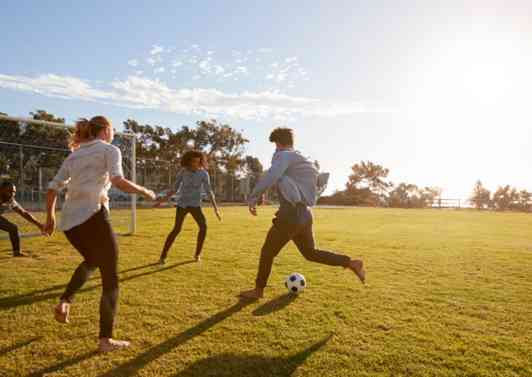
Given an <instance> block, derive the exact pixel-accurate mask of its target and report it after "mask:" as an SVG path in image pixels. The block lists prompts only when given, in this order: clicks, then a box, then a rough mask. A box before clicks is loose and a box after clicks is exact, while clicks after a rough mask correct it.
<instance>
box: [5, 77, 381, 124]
mask: <svg viewBox="0 0 532 377" xmlns="http://www.w3.org/2000/svg"><path fill="white" fill-rule="evenodd" d="M0 88H4V89H12V90H17V91H23V92H32V93H38V94H41V95H44V96H49V97H60V98H65V99H79V100H85V101H93V102H99V103H106V104H113V105H116V106H123V107H129V108H142V109H154V110H159V111H166V112H173V113H180V114H203V115H212V116H226V117H234V118H242V119H265V118H268V119H292V118H293V117H297V116H326V117H333V116H339V115H350V114H354V113H360V112H376V111H385V110H386V109H384V110H383V109H378V108H376V107H369V106H365V105H363V104H360V103H356V102H337V101H334V102H329V101H324V100H320V99H315V98H307V97H295V96H289V95H285V94H280V93H278V92H273V91H264V92H247V91H246V92H241V93H225V92H222V91H220V90H217V89H201V88H192V89H188V88H181V89H174V88H170V87H169V86H168V85H167V84H166V83H164V82H162V81H160V80H151V79H147V78H143V77H138V76H130V77H128V78H127V79H125V80H115V81H113V82H112V83H111V84H110V85H108V86H103V87H98V88H96V87H93V85H92V84H91V83H90V82H88V81H86V80H82V79H79V78H76V77H69V76H59V75H52V74H47V75H41V76H37V77H28V76H9V75H2V74H0Z"/></svg>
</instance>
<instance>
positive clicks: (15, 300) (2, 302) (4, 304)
mask: <svg viewBox="0 0 532 377" xmlns="http://www.w3.org/2000/svg"><path fill="white" fill-rule="evenodd" d="M190 263H195V261H193V260H190V261H184V262H179V263H175V264H172V265H169V266H166V267H161V268H157V269H155V270H152V271H147V272H143V273H140V274H136V275H131V276H127V277H125V278H122V279H119V281H120V282H121V283H124V282H126V281H129V280H133V279H138V278H140V277H144V276H148V275H152V274H156V273H158V272H163V271H167V270H171V269H173V268H176V267H179V266H183V265H186V264H190ZM156 265H158V264H157V263H152V264H147V265H145V266H139V267H134V268H130V269H128V270H124V271H121V272H120V273H124V272H131V271H136V270H140V269H143V268H147V267H152V266H156ZM95 279H98V277H95V278H92V279H91V280H95ZM65 287H66V285H55V286H53V287H49V288H46V289H42V290H37V291H33V292H30V293H26V294H22V295H16V296H11V297H5V298H2V299H0V310H5V309H12V308H16V307H19V306H23V305H31V304H34V303H36V302H41V301H47V300H50V299H53V298H58V297H59V296H61V294H62V291H60V292H54V293H47V294H46V292H51V291H57V290H59V289H61V290H62V289H64V288H65ZM99 287H101V284H98V285H95V286H92V287H87V288H83V289H80V290H79V291H78V293H83V292H90V291H93V290H95V289H97V288H99Z"/></svg>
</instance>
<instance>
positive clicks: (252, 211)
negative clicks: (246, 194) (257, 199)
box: [248, 203, 257, 216]
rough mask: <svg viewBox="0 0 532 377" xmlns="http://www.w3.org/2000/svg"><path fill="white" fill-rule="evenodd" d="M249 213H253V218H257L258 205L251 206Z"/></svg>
mask: <svg viewBox="0 0 532 377" xmlns="http://www.w3.org/2000/svg"><path fill="white" fill-rule="evenodd" d="M248 209H249V213H251V214H252V215H253V216H257V205H256V204H251V203H250V204H249V207H248Z"/></svg>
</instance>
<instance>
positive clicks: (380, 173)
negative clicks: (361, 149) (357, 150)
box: [346, 161, 391, 205]
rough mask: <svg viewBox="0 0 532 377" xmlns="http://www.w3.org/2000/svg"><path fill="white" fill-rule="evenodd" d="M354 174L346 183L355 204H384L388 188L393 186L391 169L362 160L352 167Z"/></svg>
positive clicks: (349, 195) (348, 192)
mask: <svg viewBox="0 0 532 377" xmlns="http://www.w3.org/2000/svg"><path fill="white" fill-rule="evenodd" d="M351 170H352V174H351V175H350V176H349V180H348V182H347V184H346V191H347V194H348V195H347V196H348V197H351V198H353V204H363V205H379V204H382V203H383V201H384V198H385V194H386V192H387V190H388V189H389V188H390V187H391V183H390V182H388V181H387V180H386V179H387V178H388V174H389V172H390V171H389V170H388V169H386V168H384V167H382V166H381V165H378V164H374V163H373V162H371V161H361V162H360V163H358V164H355V165H353V166H352V167H351Z"/></svg>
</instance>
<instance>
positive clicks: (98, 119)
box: [69, 115, 111, 149]
mask: <svg viewBox="0 0 532 377" xmlns="http://www.w3.org/2000/svg"><path fill="white" fill-rule="evenodd" d="M107 127H111V122H109V120H107V118H106V117H104V116H101V115H98V116H95V117H92V118H91V119H90V120H88V119H86V118H81V119H79V120H78V121H77V122H76V127H75V129H74V134H73V135H72V136H71V138H70V143H69V146H70V149H76V148H78V147H79V145H80V143H82V142H84V141H89V140H91V139H94V138H95V137H96V136H98V134H99V133H100V131H101V130H103V129H105V128H107Z"/></svg>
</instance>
